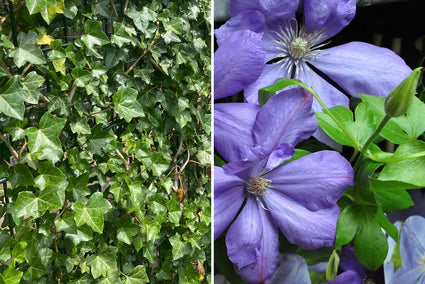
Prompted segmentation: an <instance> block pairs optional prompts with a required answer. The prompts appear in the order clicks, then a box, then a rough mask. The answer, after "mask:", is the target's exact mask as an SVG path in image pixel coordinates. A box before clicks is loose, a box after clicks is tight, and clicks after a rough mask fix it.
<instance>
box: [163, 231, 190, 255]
mask: <svg viewBox="0 0 425 284" xmlns="http://www.w3.org/2000/svg"><path fill="white" fill-rule="evenodd" d="M168 240H169V241H170V244H171V246H172V252H173V260H178V259H180V258H182V257H183V256H185V255H187V254H189V253H191V249H190V247H189V245H188V243H187V242H184V241H182V239H181V237H180V234H178V233H177V234H175V235H174V236H172V237H170V238H169V239H168Z"/></svg>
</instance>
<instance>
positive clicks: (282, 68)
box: [214, 0, 411, 283]
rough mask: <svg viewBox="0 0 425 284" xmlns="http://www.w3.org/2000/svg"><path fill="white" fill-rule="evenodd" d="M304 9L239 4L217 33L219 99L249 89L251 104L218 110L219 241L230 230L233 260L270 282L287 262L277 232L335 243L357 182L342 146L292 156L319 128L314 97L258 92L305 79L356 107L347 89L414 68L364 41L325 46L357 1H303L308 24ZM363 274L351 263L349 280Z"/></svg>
mask: <svg viewBox="0 0 425 284" xmlns="http://www.w3.org/2000/svg"><path fill="white" fill-rule="evenodd" d="M298 5H299V3H298V1H294V0H267V1H266V0H251V1H246V0H233V1H232V2H231V7H230V15H231V19H230V20H229V21H227V22H226V23H225V24H224V25H223V26H222V27H220V28H219V29H218V30H216V31H215V35H216V38H217V44H218V46H219V47H218V49H217V51H216V53H215V56H214V58H215V63H214V88H215V90H214V91H215V94H214V96H215V99H220V98H224V97H226V96H230V95H233V94H235V93H238V92H240V91H242V90H243V91H244V95H245V100H246V102H245V103H221V104H215V107H214V143H215V148H216V151H217V152H218V153H219V155H220V156H221V157H222V158H223V159H224V160H225V162H227V164H225V165H224V166H222V167H217V166H216V167H215V169H214V238H215V239H217V238H218V237H219V236H220V235H221V234H222V233H223V232H224V231H225V230H226V229H228V230H227V233H226V236H225V241H226V246H227V253H228V256H229V259H230V260H231V261H232V262H233V263H234V264H235V267H236V270H237V272H238V273H239V275H241V277H242V278H243V279H244V280H246V281H247V282H249V283H269V282H270V280H271V278H272V276H273V273H274V272H275V270H276V268H277V267H278V265H279V255H280V252H279V230H280V232H282V233H283V234H284V236H285V237H286V239H287V240H288V241H289V242H291V243H293V244H296V245H297V246H299V247H301V248H305V249H316V248H320V247H323V246H333V245H334V242H335V235H336V223H337V220H338V217H339V214H340V210H339V207H338V205H337V201H338V200H339V198H340V197H341V196H342V195H343V193H344V191H345V190H347V189H348V188H350V187H351V186H353V180H354V171H353V169H352V167H351V165H350V163H349V162H348V161H347V160H346V159H345V158H344V157H342V156H341V155H340V154H339V153H338V152H335V151H319V152H315V153H311V154H307V155H304V156H302V157H299V156H297V158H294V154H295V146H296V145H297V144H298V143H299V142H301V141H303V140H305V139H308V138H310V137H311V136H312V135H315V136H317V133H318V132H317V130H318V125H317V121H316V118H315V115H314V111H321V110H322V109H321V107H320V105H319V104H318V103H317V102H316V101H315V100H314V99H313V97H312V95H311V94H310V93H308V92H306V91H304V90H303V89H301V88H298V87H296V88H290V89H286V90H284V91H282V92H280V93H279V94H277V95H275V96H273V97H272V98H270V100H269V101H268V102H267V103H266V104H265V105H264V106H262V107H261V106H259V105H258V90H259V89H261V88H263V87H266V86H269V85H271V84H273V83H274V82H275V80H276V79H278V78H297V79H300V80H301V81H302V82H304V83H305V84H307V85H310V86H312V88H313V89H314V90H315V91H316V92H317V93H318V94H319V95H320V96H321V98H322V100H323V101H324V102H325V104H326V105H327V107H332V106H336V105H343V106H348V97H347V96H346V94H349V95H352V96H357V95H358V94H359V93H367V94H372V95H377V96H386V95H388V93H389V92H390V91H391V90H392V89H393V88H394V87H395V86H396V85H398V84H399V83H400V82H401V81H402V80H403V79H404V78H405V77H406V76H407V75H408V74H410V72H411V69H410V68H409V67H408V66H407V65H406V64H405V63H404V61H403V60H402V59H401V58H400V57H398V56H397V55H396V54H394V53H393V52H392V51H390V50H388V49H384V48H379V47H376V46H372V45H369V44H366V43H361V42H352V43H349V44H345V45H342V46H337V47H332V48H328V49H322V48H323V47H324V46H325V45H326V44H325V43H324V42H325V41H326V40H328V39H329V38H330V37H332V36H334V35H335V34H337V33H338V32H339V31H340V30H342V29H343V28H344V27H345V26H346V25H348V23H349V22H350V21H351V20H352V18H353V17H354V14H355V7H356V1H355V0H305V1H304V18H303V23H298V21H297V20H296V15H295V14H296V11H297V9H298ZM319 74H325V75H326V77H327V79H330V80H332V81H334V83H335V82H336V83H337V84H338V85H339V88H335V87H334V86H333V84H331V83H329V82H328V81H327V80H325V79H324V78H322V77H321V75H319ZM340 90H344V92H345V93H346V94H344V93H342V92H341V91H340ZM297 263H298V262H297ZM357 274H358V272H357V271H354V270H352V269H348V268H347V272H346V273H345V276H341V277H348V278H350V277H351V278H353V277H354V278H356V279H357V278H358V275H357ZM282 277H283V276H282ZM282 277H280V278H282ZM303 277H304V276H303ZM348 278H347V279H348ZM351 278H350V279H351ZM354 278H353V279H354ZM282 279H283V278H282ZM359 279H360V278H359ZM285 283H286V282H285Z"/></svg>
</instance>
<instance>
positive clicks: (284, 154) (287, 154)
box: [265, 143, 295, 170]
mask: <svg viewBox="0 0 425 284" xmlns="http://www.w3.org/2000/svg"><path fill="white" fill-rule="evenodd" d="M294 154H295V149H294V147H292V146H291V145H289V144H287V143H282V144H280V145H278V146H277V147H276V148H275V149H274V150H273V151H272V152H271V153H270V155H269V158H268V160H267V165H266V167H265V168H266V169H268V170H272V169H274V168H276V167H278V166H280V165H281V164H282V163H283V162H285V161H287V160H289V159H291V158H292V157H293V156H294Z"/></svg>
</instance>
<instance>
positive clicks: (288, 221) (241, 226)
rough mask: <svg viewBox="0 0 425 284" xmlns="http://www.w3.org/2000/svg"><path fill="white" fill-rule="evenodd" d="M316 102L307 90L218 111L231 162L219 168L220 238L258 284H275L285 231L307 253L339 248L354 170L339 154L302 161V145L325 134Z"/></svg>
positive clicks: (218, 142) (221, 140)
mask: <svg viewBox="0 0 425 284" xmlns="http://www.w3.org/2000/svg"><path fill="white" fill-rule="evenodd" d="M312 101H313V98H312V96H311V94H310V93H308V92H305V91H304V90H302V89H300V88H291V89H288V90H285V91H283V92H281V93H279V94H278V95H276V96H274V97H272V98H271V99H270V100H269V101H268V102H267V103H266V104H265V105H264V106H263V107H259V106H258V105H254V104H249V103H226V104H216V105H215V132H214V133H215V137H214V138H215V146H216V149H217V151H218V152H219V153H220V155H221V156H222V157H223V158H224V159H225V160H226V161H228V162H229V163H228V164H226V165H224V166H223V167H215V172H214V173H215V177H214V182H215V185H214V237H215V238H217V237H218V236H219V235H220V234H221V233H222V232H223V231H224V230H225V229H226V228H227V227H228V226H229V225H230V224H231V223H232V221H233V220H234V219H235V217H236V216H237V214H238V212H239V210H240V209H241V206H242V205H243V204H244V201H246V203H245V205H244V206H243V208H242V210H241V212H240V213H239V215H238V216H237V218H236V220H235V221H234V222H233V223H232V224H231V226H230V227H229V230H228V232H227V235H226V246H227V253H228V256H229V259H230V260H231V261H232V262H233V263H234V264H235V265H236V267H237V271H238V273H239V274H240V275H241V277H242V278H243V279H245V280H246V281H248V282H250V283H268V282H269V280H270V278H271V276H272V275H273V272H274V271H275V269H276V267H277V265H278V263H279V235H278V228H279V229H280V231H282V232H283V234H284V235H285V237H286V238H287V239H288V241H289V242H291V243H294V244H297V245H298V246H300V247H303V248H306V249H315V248H319V247H322V246H332V245H333V244H334V240H335V233H336V222H337V219H338V217H339V213H340V211H339V208H338V205H337V204H336V202H337V201H338V199H339V198H340V197H341V196H342V194H343V193H344V191H345V190H346V189H348V188H349V187H351V186H352V185H353V176H354V173H353V169H352V168H351V165H350V164H349V163H348V161H347V160H345V159H344V158H343V157H342V156H341V155H340V154H339V153H337V152H334V151H320V152H316V153H312V154H309V155H306V156H304V157H302V158H300V159H298V160H294V161H291V162H289V163H285V164H283V165H282V163H283V162H285V161H288V160H289V159H290V158H291V157H292V156H293V155H294V146H295V145H296V144H297V143H298V142H300V141H302V140H304V139H307V138H309V137H310V136H311V135H312V134H313V133H314V132H315V131H316V129H317V121H316V119H315V116H314V113H313V111H312V109H311V104H312Z"/></svg>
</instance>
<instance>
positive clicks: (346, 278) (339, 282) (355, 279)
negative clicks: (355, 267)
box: [327, 270, 363, 284]
mask: <svg viewBox="0 0 425 284" xmlns="http://www.w3.org/2000/svg"><path fill="white" fill-rule="evenodd" d="M347 283H350V284H362V283H363V282H362V279H361V278H360V277H359V275H358V274H357V273H356V272H354V271H352V270H348V271H345V272H343V273H341V274H339V275H338V276H337V277H335V278H334V279H332V280H331V281H329V282H328V283H327V284H347Z"/></svg>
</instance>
